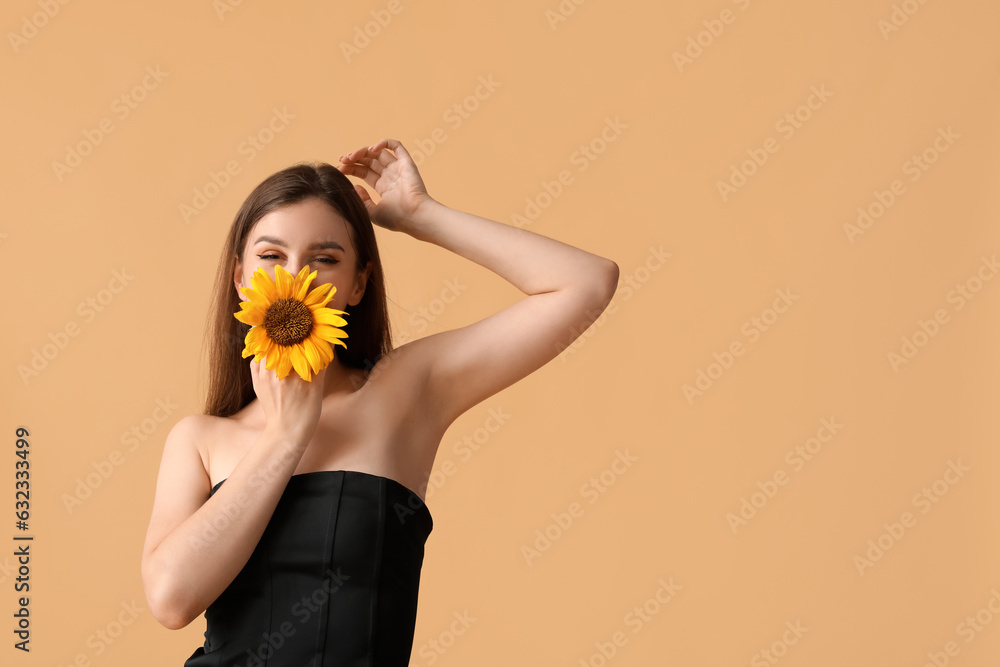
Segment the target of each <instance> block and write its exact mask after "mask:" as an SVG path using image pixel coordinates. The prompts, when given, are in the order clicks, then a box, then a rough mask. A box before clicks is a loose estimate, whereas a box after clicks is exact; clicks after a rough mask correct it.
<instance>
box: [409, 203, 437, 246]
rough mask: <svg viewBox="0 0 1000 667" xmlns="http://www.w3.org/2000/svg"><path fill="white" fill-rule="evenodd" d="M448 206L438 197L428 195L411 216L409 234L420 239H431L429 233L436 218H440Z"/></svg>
mask: <svg viewBox="0 0 1000 667" xmlns="http://www.w3.org/2000/svg"><path fill="white" fill-rule="evenodd" d="M446 208H447V207H446V206H445V205H444V204H442V203H441V202H439V201H437V200H436V199H434V198H432V197H431V196H430V195H427V197H426V198H425V199H423V200H422V201H421V202H420V204H419V205H418V206H417V208H416V209H415V210H414V212H413V215H412V216H410V229H409V230H408V231H409V234H410V236H412V237H413V238H415V239H417V240H419V241H427V240H429V236H428V233H429V231H430V227H431V225H433V224H434V221H435V220H438V219H439V218H440V213H441V211H442V210H445V209H446Z"/></svg>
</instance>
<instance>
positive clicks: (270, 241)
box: [233, 197, 371, 310]
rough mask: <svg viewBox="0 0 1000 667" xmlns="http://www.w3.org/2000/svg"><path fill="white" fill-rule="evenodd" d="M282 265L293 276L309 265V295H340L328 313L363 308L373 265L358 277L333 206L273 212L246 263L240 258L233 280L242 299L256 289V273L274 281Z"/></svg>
mask: <svg viewBox="0 0 1000 667" xmlns="http://www.w3.org/2000/svg"><path fill="white" fill-rule="evenodd" d="M278 264H280V265H281V266H282V267H283V268H284V269H285V270H286V271H288V272H289V273H291V274H292V275H293V276H295V275H298V273H299V270H300V269H301V268H302V267H303V266H305V265H307V264H308V265H309V273H312V272H313V271H315V272H316V277H315V278H313V281H312V282H311V283H310V284H309V289H310V291H311V290H312V289H313V288H315V287H318V286H320V285H323V284H325V283H332V284H333V285H334V286H335V287H336V288H337V292H336V294H334V296H333V298H332V299H331V300H330V302H329V303H328V304H327V307H328V308H336V309H338V310H344V309H345V306H348V305H351V306H356V305H357V304H358V303H360V302H361V297H362V296H364V293H365V284H366V283H367V280H368V274H369V272H370V271H371V263H370V262H369V264H368V266H367V267H366V268H365V270H364V271H363V272H360V273H359V272H356V271H355V268H354V267H355V266H357V254H356V253H355V252H354V244H353V243H352V242H351V233H350V225H349V224H348V223H347V221H346V220H345V219H344V218H343V217H341V216H340V214H338V213H337V212H336V211H335V210H334V209H333V208H332V207H331V206H330V205H329V204H327V203H326V202H324V201H323V200H321V199H317V198H315V197H310V198H309V199H304V200H303V201H300V202H297V203H295V204H289V205H287V206H283V207H281V208H279V209H276V210H274V211H271V212H270V213H268V214H266V215H265V216H263V217H262V218H261V219H260V220H258V221H257V224H256V225H254V227H253V229H252V230H250V235H249V236H248V237H247V242H246V247H245V248H244V250H243V262H242V263H240V261H239V258H237V260H236V270H235V272H234V275H233V281H234V283H235V284H236V291H237V293H238V294H239V295H240V298H241V299H242V300H243V301H246V300H247V297H246V295H245V294H243V292H241V291H240V288H241V287H252V286H253V284H252V283H251V282H250V277H251V276H252V275H253V274H254V272H256V271H257V268H258V267H263V269H264V270H265V271H267V273H268V275H270V276H271V279H272V280H274V279H275V275H274V272H275V269H274V267H275V266H276V265H278Z"/></svg>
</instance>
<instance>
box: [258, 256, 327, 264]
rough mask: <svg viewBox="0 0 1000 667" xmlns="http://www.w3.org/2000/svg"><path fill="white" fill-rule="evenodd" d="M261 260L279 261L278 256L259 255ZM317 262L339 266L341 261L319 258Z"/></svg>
mask: <svg viewBox="0 0 1000 667" xmlns="http://www.w3.org/2000/svg"><path fill="white" fill-rule="evenodd" d="M257 256H258V257H260V258H261V259H278V256H277V255H257ZM316 261H318V262H323V263H324V264H339V263H340V260H339V259H334V258H332V257H317V258H316Z"/></svg>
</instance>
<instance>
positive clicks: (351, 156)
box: [340, 146, 368, 163]
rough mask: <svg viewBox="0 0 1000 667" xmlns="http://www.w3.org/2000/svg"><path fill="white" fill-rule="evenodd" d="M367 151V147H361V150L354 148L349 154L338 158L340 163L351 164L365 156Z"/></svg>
mask: <svg viewBox="0 0 1000 667" xmlns="http://www.w3.org/2000/svg"><path fill="white" fill-rule="evenodd" d="M367 150H368V147H367V146H362V147H361V148H355V149H354V150H353V151H351V152H350V153H347V154H345V155H341V156H340V161H341V162H344V163H348V162H353V161H354V160H355V159H356V158H358V157H362V156H363V155H366V154H367V153H366V151H367Z"/></svg>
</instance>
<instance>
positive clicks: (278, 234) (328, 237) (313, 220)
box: [246, 198, 352, 252]
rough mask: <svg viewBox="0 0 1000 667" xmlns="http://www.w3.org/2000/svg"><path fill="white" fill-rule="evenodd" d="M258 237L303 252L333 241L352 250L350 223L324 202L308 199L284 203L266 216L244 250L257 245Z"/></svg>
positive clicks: (251, 233)
mask: <svg viewBox="0 0 1000 667" xmlns="http://www.w3.org/2000/svg"><path fill="white" fill-rule="evenodd" d="M261 237H268V239H269V240H268V241H267V243H270V244H272V245H279V246H280V245H281V244H279V243H275V242H274V240H275V239H277V240H280V241H281V242H283V243H284V244H285V245H286V246H287V247H288V249H290V250H293V249H305V248H307V247H309V246H311V245H313V244H315V243H324V244H326V243H330V242H334V243H337V244H339V245H340V246H342V247H343V249H344V251H345V252H349V251H350V250H351V249H352V244H351V229H350V224H348V222H347V220H345V219H344V218H343V216H341V215H340V214H339V213H337V211H336V210H334V209H333V207H331V206H330V205H329V204H327V203H326V202H324V201H322V200H320V199H316V198H310V199H306V200H304V201H300V202H296V203H294V204H287V205H285V206H282V207H281V208H278V209H275V210H273V211H271V212H270V213H267V214H266V215H264V216H263V217H261V219H260V220H258V221H257V224H255V225H254V227H253V228H252V229H251V230H250V233H249V235H248V236H247V241H246V243H247V247H253V246H255V245H257V244H258V240H259V239H260V238H261Z"/></svg>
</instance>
